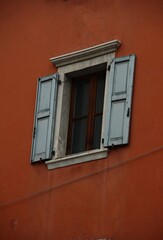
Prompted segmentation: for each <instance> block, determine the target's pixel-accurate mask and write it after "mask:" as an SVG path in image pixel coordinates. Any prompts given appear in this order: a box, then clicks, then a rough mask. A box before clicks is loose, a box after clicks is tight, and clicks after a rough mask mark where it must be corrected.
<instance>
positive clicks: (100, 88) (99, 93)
mask: <svg viewBox="0 0 163 240" xmlns="http://www.w3.org/2000/svg"><path fill="white" fill-rule="evenodd" d="M96 89H97V90H96V113H101V112H102V111H103V101H104V89H105V73H99V74H97V88H96Z"/></svg>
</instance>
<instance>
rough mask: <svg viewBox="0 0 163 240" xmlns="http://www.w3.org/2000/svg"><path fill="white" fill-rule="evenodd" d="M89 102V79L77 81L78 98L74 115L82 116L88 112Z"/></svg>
mask: <svg viewBox="0 0 163 240" xmlns="http://www.w3.org/2000/svg"><path fill="white" fill-rule="evenodd" d="M88 104H89V80H88V79H83V80H80V81H78V82H77V83H76V98H75V110H74V117H82V116H86V115H87V114H88Z"/></svg>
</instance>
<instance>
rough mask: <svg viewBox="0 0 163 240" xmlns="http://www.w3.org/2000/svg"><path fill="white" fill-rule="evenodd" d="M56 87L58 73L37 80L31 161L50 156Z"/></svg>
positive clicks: (45, 158)
mask: <svg viewBox="0 0 163 240" xmlns="http://www.w3.org/2000/svg"><path fill="white" fill-rule="evenodd" d="M57 88H58V74H54V75H51V76H48V77H43V78H40V79H39V80H38V87H37V102H36V112H35V124H34V129H35V134H34V138H33V144H32V162H38V161H40V160H47V159H51V157H52V148H53V136H54V123H55V112H56V101H57Z"/></svg>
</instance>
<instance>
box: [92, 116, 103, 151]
mask: <svg viewBox="0 0 163 240" xmlns="http://www.w3.org/2000/svg"><path fill="white" fill-rule="evenodd" d="M101 124H102V115H97V116H96V117H95V121H94V136H93V149H96V148H100V140H101Z"/></svg>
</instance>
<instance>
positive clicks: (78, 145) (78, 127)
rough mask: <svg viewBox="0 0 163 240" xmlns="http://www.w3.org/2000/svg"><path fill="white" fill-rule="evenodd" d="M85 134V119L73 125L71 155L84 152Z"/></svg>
mask: <svg viewBox="0 0 163 240" xmlns="http://www.w3.org/2000/svg"><path fill="white" fill-rule="evenodd" d="M86 133H87V119H86V118H85V119H81V120H78V121H75V122H74V123H73V132H72V153H78V152H83V151H85V143H86Z"/></svg>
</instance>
